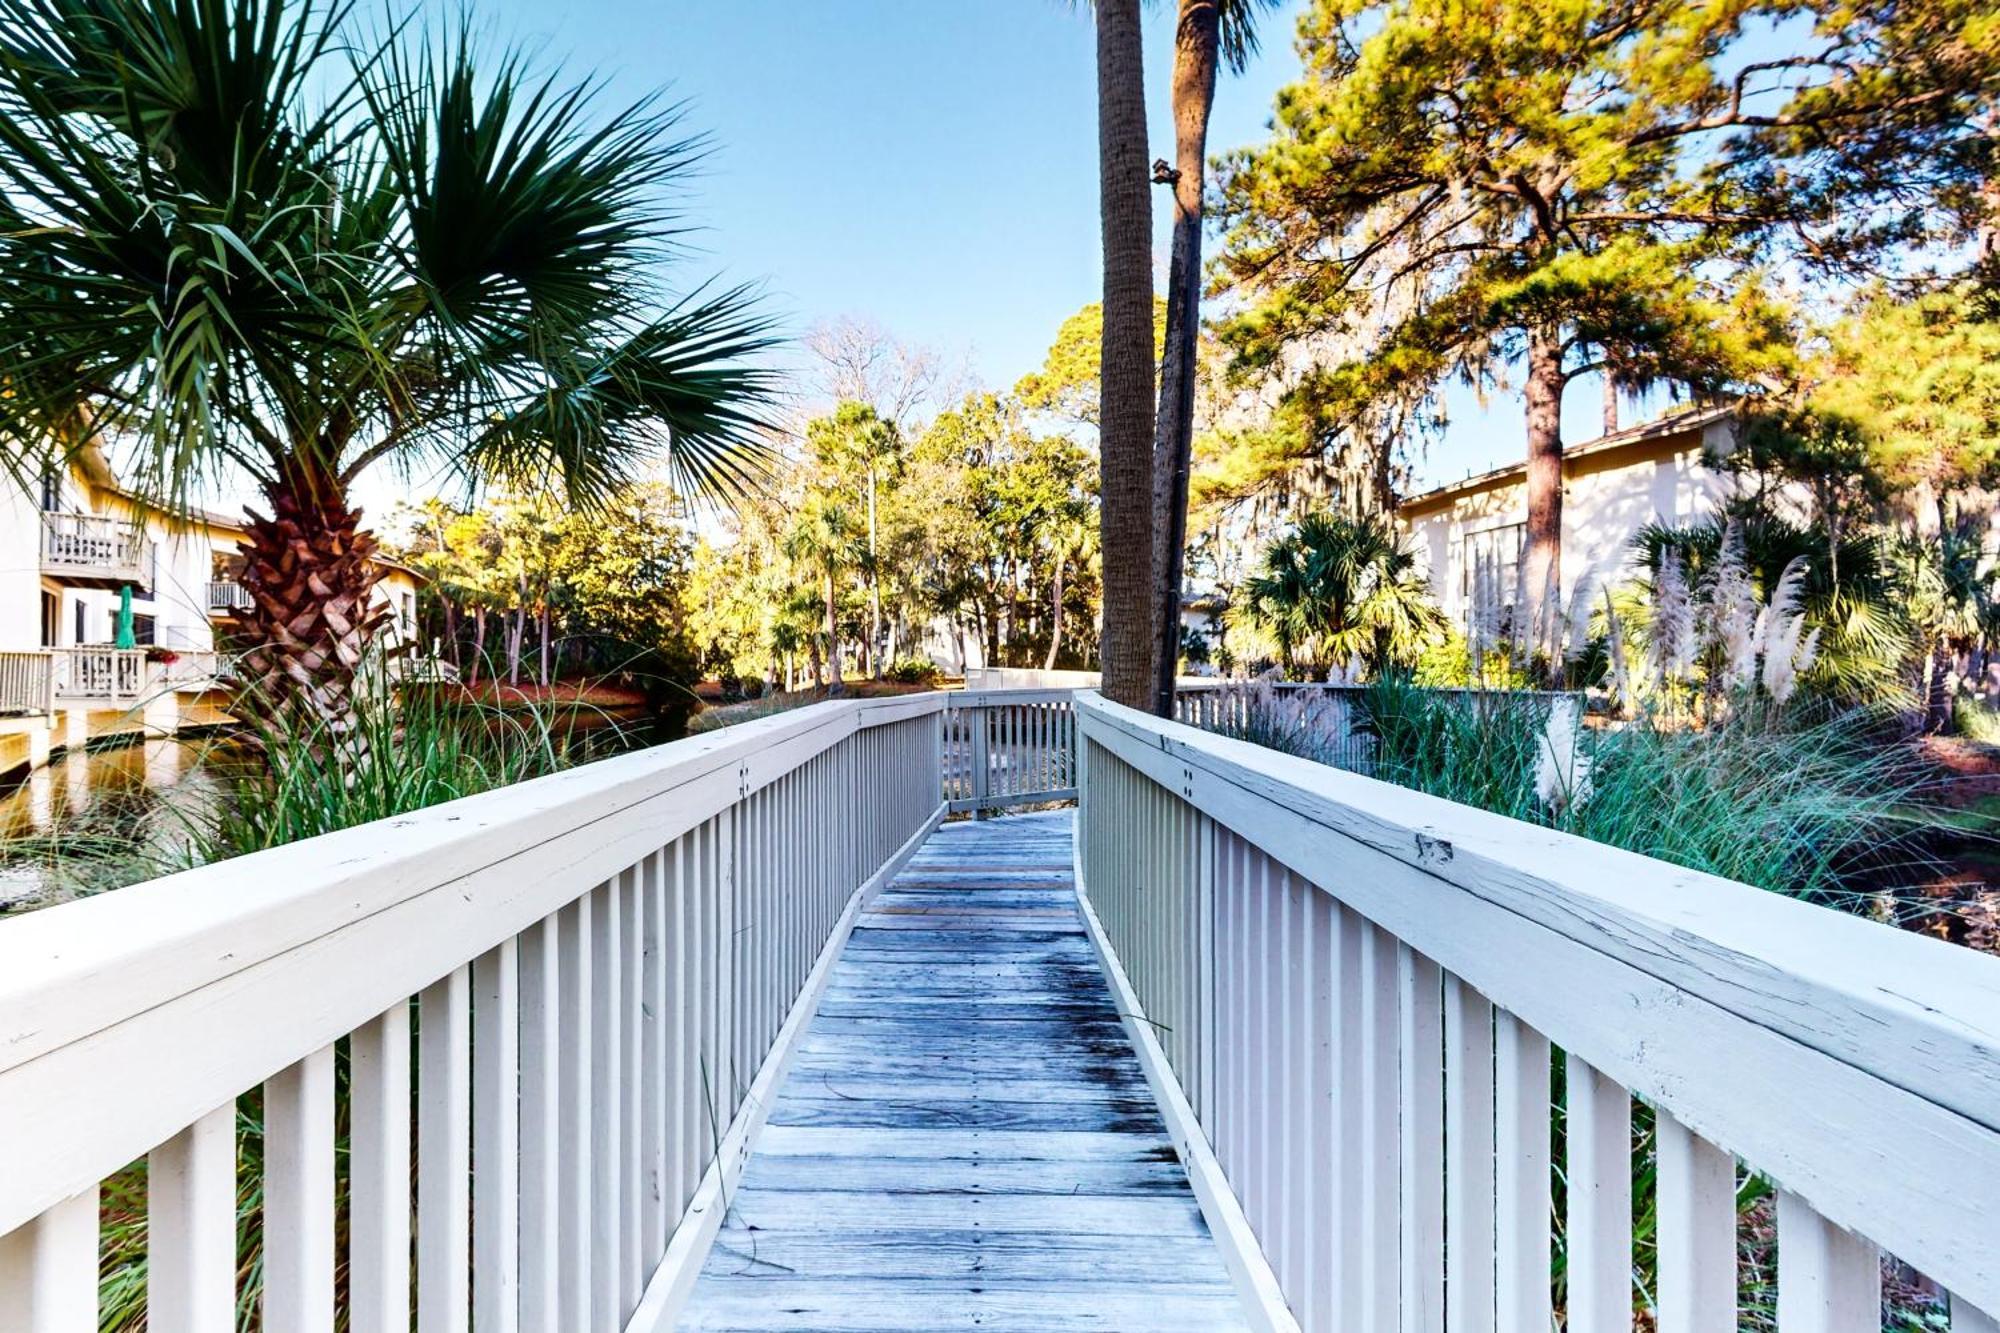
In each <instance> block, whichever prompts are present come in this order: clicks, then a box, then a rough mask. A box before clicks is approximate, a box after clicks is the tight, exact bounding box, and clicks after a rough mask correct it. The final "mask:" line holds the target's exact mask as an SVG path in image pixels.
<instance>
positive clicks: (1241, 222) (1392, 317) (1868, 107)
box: [1220, 0, 2000, 441]
mask: <svg viewBox="0 0 2000 1333" xmlns="http://www.w3.org/2000/svg"><path fill="white" fill-rule="evenodd" d="M1773 23H1779V24H1784V25H1786V30H1787V31H1788V32H1789V31H1791V30H1792V29H1794V28H1805V27H1808V26H1809V28H1810V31H1809V32H1805V33H1802V34H1801V36H1800V38H1799V40H1798V41H1797V42H1796V43H1794V51H1793V54H1790V55H1787V56H1785V57H1783V58H1779V59H1775V60H1746V59H1745V58H1744V57H1743V56H1742V55H1741V45H1740V44H1741V43H1742V41H1743V39H1744V37H1745V35H1746V33H1748V32H1750V31H1753V30H1755V29H1758V28H1760V27H1765V26H1768V25H1770V24H1773ZM1995 28H1996V25H1995V23H1994V20H1993V18H1992V15H1991V13H1990V10H1989V9H1988V7H1987V6H1985V5H1983V4H1978V3H1972V2H1971V0H1919V2H1917V3H1891V0H1878V2H1876V3H1861V4H1832V3H1828V4H1825V5H1815V4H1812V3H1808V2H1807V0H1762V2H1755V0H1736V2H1734V3H1722V4H1689V3H1685V2H1684V0H1558V2H1556V3H1549V2H1548V0H1483V2H1481V3H1471V4H1468V3H1463V0H1317V3H1315V4H1313V5H1312V7H1311V8H1310V9H1309V10H1308V12H1307V14H1306V16H1305V18H1304V19H1303V20H1302V23H1301V27H1300V49H1301V52H1302V55H1303V57H1304V62H1305V78H1304V79H1303V80H1302V81H1301V82H1299V83H1297V84H1294V85H1292V86H1291V87H1288V88H1286V89H1285V90H1284V91H1283V92H1282V93H1281V94H1280V96H1279V100H1278V108H1277V119H1276V132H1275V134H1274V137H1273V138H1272V140H1271V142H1269V143H1268V144H1266V145H1264V146H1262V147H1259V148H1256V149H1253V150H1250V151H1247V152H1243V153H1239V154H1236V155H1234V156H1233V157H1231V158H1230V159H1228V161H1227V163H1226V164H1225V170H1224V172H1223V176H1222V183H1221V194H1222V200H1223V205H1224V212H1225V214H1226V216H1227V217H1228V218H1229V219H1230V221H1231V224H1232V226H1231V230H1230V232H1229V236H1228V242H1227V247H1226V252H1225V254H1224V255H1223V257H1222V259H1221V264H1220V268H1221V277H1222V280H1223V281H1224V282H1225V283H1226V284H1228V285H1231V286H1234V287H1236V288H1237V289H1239V290H1240V291H1241V292H1243V293H1244V294H1246V295H1247V296H1249V297H1250V298H1251V304H1250V307H1249V309H1247V310H1246V311H1245V312H1244V313H1243V314H1242V315H1241V317H1240V318H1238V319H1236V320H1235V321H1234V322H1233V323H1232V325H1231V326H1230V328H1229V329H1228V330H1227V331H1226V332H1227V336H1228V338H1229V339H1230V341H1231V343H1232V345H1233V346H1234V348H1235V349H1236V351H1237V353H1238V364H1239V368H1241V369H1243V370H1246V371H1259V370H1269V369H1272V368H1275V367H1277V366H1278V365H1279V364H1280V363H1281V360H1282V358H1283V356H1284V354H1285V352H1286V350H1287V348H1288V347H1291V346H1294V345H1299V344H1304V345H1306V346H1311V345H1312V344H1313V343H1314V342H1315V341H1316V340H1317V341H1318V342H1321V343H1324V342H1327V341H1330V340H1336V339H1338V338H1339V337H1340V336H1341V335H1342V334H1343V333H1346V332H1349V331H1351V330H1353V329H1354V328H1356V327H1357V326H1358V325H1360V324H1362V323H1364V322H1373V323H1375V324H1376V325H1378V326H1379V328H1380V330H1381V337H1380V340H1379V343H1378V344H1377V345H1376V346H1375V347H1374V348H1373V350H1371V351H1368V352H1367V353H1366V354H1365V355H1358V356H1352V357H1347V358H1342V359H1339V360H1337V361H1335V362H1334V363H1332V364H1325V365H1316V366H1314V368H1312V369H1311V370H1310V371H1309V372H1308V373H1306V374H1305V375H1304V376H1303V377H1302V378H1301V379H1300V381H1299V384H1298V388H1297V390H1296V396H1297V397H1298V398H1299V399H1300V400H1301V401H1302V402H1303V403H1304V404H1305V405H1306V406H1307V407H1308V409H1309V412H1310V415H1311V417H1312V419H1313V421H1314V423H1315V425H1316V427H1317V433H1319V434H1325V433H1333V432H1338V431H1343V430H1354V429H1361V430H1366V429H1368V428H1369V426H1370V425H1371V423H1376V422H1379V417H1380V414H1382V413H1384V412H1385V411H1388V410H1390V409H1391V408H1401V409H1407V408H1408V406H1409V405H1410V404H1411V403H1412V402H1413V401H1422V400H1425V399H1427V398H1428V397H1429V396H1430V395H1432V394H1433V393H1434V392H1435V391H1436V389H1437V388H1438V387H1439V386H1440V385H1441V384H1442V383H1444V382H1445V381H1447V380H1448V379H1450V378H1452V377H1454V376H1459V377H1463V378H1465V379H1468V380H1471V381H1473V382H1477V383H1491V382H1493V381H1494V379H1495V378H1496V377H1497V376H1498V375H1500V374H1502V373H1504V372H1505V370H1506V368H1507V367H1508V366H1510V365H1512V364H1516V363H1518V362H1520V361H1522V360H1524V359H1525V360H1526V361H1527V362H1528V373H1529V375H1530V377H1531V379H1532V378H1533V377H1534V376H1536V375H1537V374H1538V373H1540V374H1542V375H1544V376H1549V377H1555V376H1560V378H1564V379H1566V378H1569V377H1573V376H1575V375H1578V374H1583V373H1588V372H1592V371H1598V370H1603V371H1606V372H1608V373H1610V374H1612V375H1613V376H1614V377H1615V378H1616V379H1618V380H1619V381H1620V382H1622V383H1623V384H1625V385H1627V386H1634V387H1636V386H1639V385H1643V384H1646V383H1650V382H1654V381H1660V380H1666V381H1670V382H1674V383H1677V384H1681V385H1687V386H1692V387H1693V388H1695V389H1696V390H1704V389H1714V388H1719V387H1723V386H1725V385H1730V384H1735V383H1740V382H1742V381H1744V380H1745V379H1754V378H1757V377H1760V376H1763V375H1767V374H1768V373H1770V371H1771V368H1772V363H1773V361H1782V360H1783V358H1784V357H1785V355H1786V354H1787V349H1788V348H1789V346H1790V345H1791V341H1792V340H1791V337H1790V331H1789V329H1788V328H1787V327H1786V323H1785V320H1784V318H1783V316H1782V314H1781V313H1780V312H1779V311H1778V310H1777V309H1776V308H1775V307H1774V305H1773V304H1772V303H1771V302H1770V301H1768V300H1767V299H1766V298H1765V297H1764V296H1763V295H1762V294H1761V292H1760V289H1759V286H1758V284H1757V283H1756V282H1755V281H1754V280H1752V281H1748V282H1741V283H1738V282H1735V281H1733V280H1734V279H1735V278H1736V277H1737V276H1738V275H1739V274H1741V273H1742V272H1743V271H1744V268H1745V266H1747V265H1752V264H1756V263H1760V262H1767V261H1769V260H1771V259H1772V258H1774V257H1776V256H1778V255H1780V254H1782V255H1783V256H1785V257H1788V258H1797V259H1801V260H1803V261H1804V262H1805V263H1807V264H1809V265H1814V266H1818V267H1820V268H1823V269H1828V270H1846V269H1851V268H1853V267H1854V266H1857V265H1859V264H1861V263H1863V262H1864V261H1866V260H1868V259H1869V258H1870V257H1872V256H1876V255H1879V254H1881V253H1883V252H1884V250H1885V248H1886V247H1890V246H1907V245H1912V244H1920V243H1927V242H1930V241H1933V240H1936V239H1939V234H1938V229H1939V223H1938V221H1937V214H1936V211H1935V210H1934V209H1932V208H1931V207H1929V206H1930V205H1931V204H1932V203H1933V202H1934V201H1936V200H1938V199H1940V198H1958V199H1964V200H1970V199H1971V198H1972V196H1973V195H1975V194H1976V193H1977V186H1978V183H1979V181H1980V180H1981V179H1983V177H1982V176H1981V170H1982V163H1983V161H1984V158H1985V156H1986V155H1988V154H1990V152H1991V146H1990V140H1989V139H1988V138H1987V136H1986V133H1985V132H1984V131H1983V130H1982V128H1981V126H1980V124H1979V122H1978V116H1979V115H1980V114H1981V113H1982V111H1983V110H1984V108H1985V107H1987V106H1989V105H1990V97H1991V95H1992V93H1993V90H1994V89H1995V87H1996V86H2000V82H1997V80H1996V70H2000V36H1997V35H1996V31H1995ZM1557 382H1558V384H1559V380H1558V381H1557ZM1307 439H1308V441H1310V440H1311V439H1312V433H1309V434H1308V436H1307Z"/></svg>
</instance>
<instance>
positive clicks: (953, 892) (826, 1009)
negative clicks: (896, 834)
mask: <svg viewBox="0 0 2000 1333" xmlns="http://www.w3.org/2000/svg"><path fill="white" fill-rule="evenodd" d="M681 1327H682V1328H684V1329H701V1330H726V1329H741V1330H752V1329H755V1330H785V1331H786V1333H813V1331H814V1330H825V1331H827V1333H834V1331H836V1330H838V1331H840V1333H852V1331H856V1330H868V1329H881V1330H887V1329H904V1330H914V1329H925V1330H947V1329H982V1330H1030V1329H1033V1330H1050V1331H1054V1330H1066V1329H1128V1330H1160V1331H1164V1330H1177V1329H1186V1330H1203V1331H1204V1333H1207V1331H1208V1330H1227V1329H1237V1328H1243V1327H1245V1324H1244V1322H1243V1318H1242V1315H1241V1312H1240V1307H1239V1305H1238V1302H1237V1298H1236V1296H1235V1294H1234V1291H1233V1289H1232V1287H1231V1286H1230V1283H1229V1279H1228V1276H1227V1274H1226V1273H1225V1272H1224V1269H1223V1265H1222V1260H1221V1257H1220V1256H1219V1254H1218V1253H1217V1251H1216V1249H1215V1245H1214V1242H1213V1241H1212V1240H1211V1238H1210V1236H1209V1234H1208V1229H1207V1227H1206V1226H1205V1225H1204V1223H1203V1221H1202V1217H1201V1213H1200V1211H1199V1209H1198V1208H1197V1207H1196V1204H1195V1200H1194V1196H1193V1194H1192V1193H1191V1192H1190V1190H1189V1188H1188V1184H1187V1178H1186V1176H1185V1174H1184V1173H1183V1172H1182V1169H1181V1167H1180V1164H1179V1163H1178V1161H1177V1160H1176V1159H1175V1156H1174V1151H1173V1148H1172V1146H1171V1144H1170V1143H1169V1142H1168V1139H1167V1136H1166V1132H1165V1128H1164V1126H1163V1125H1162V1124H1161V1121H1160V1117H1159V1112H1158V1110H1157V1108H1156V1107H1155V1105H1154V1102H1153V1099H1152V1096H1151V1093H1150V1092H1149V1090H1148V1089H1147V1087H1146V1083H1145V1080H1144V1077H1143V1075H1142V1074H1141V1072H1140V1069H1139V1064H1138V1061H1137V1059H1136V1057H1135V1056H1134V1055H1133V1053H1132V1048H1131V1045H1130V1043H1129V1041H1128V1040H1127V1038H1126V1035H1125V1032H1124V1029H1123V1027H1122V1026H1121V1024H1120V1023H1119V1019H1118V1015H1117V1013H1116V1011H1115V1010H1114V1009H1113V1007H1112V1003H1111V996H1110V993H1109V991H1108V990H1107V989H1106V987H1105V983H1104V978H1103V975H1102V973H1101V972H1100V971H1099V969H1098V966H1097V960H1096V957H1095V955H1094V954H1093V953H1092V952H1091V948H1090V943H1089V940H1088V939H1087V938H1086V937H1085V935H1084V933H1083V925H1082V921H1081V918H1080V917H1079V915H1078V913H1077V909H1076V894H1075V886H1074V881H1073V879H1072V875H1071V869H1070V816H1069V814H1068V812H1061V813H1057V814H1036V815H1016V816H1011V817H1008V818H1002V819H993V820H988V821H984V822H981V823H970V822H967V823H953V824H946V825H944V826H943V827H941V828H940V829H939V830H938V831H937V832H936V833H935V834H933V835H932V836H931V838H930V840H929V842H927V843H926V844H925V845H924V847H923V848H922V849H921V850H920V851H919V852H918V853H917V855H916V857H915V858H914V859H913V860H912V861H911V863H910V864H909V865H908V866H907V867H906V868H905V869H904V870H903V872H902V873H901V874H900V875H898V876H897V877H896V879H895V880H894V882H893V883H892V884H891V885H890V887H889V889H888V890H887V891H886V892H884V893H883V894H882V896H881V897H880V898H879V899H878V900H877V901H876V902H875V904H874V905H873V908H872V910H870V911H869V912H868V913H867V914H866V915H865V916H863V917H862V919H861V921H860V923H859V925H858V926H857V928H856V930H855V931H854V934H853V937H852V938H851V939H850V941H849V942H848V945H847V949H846V952H845V953H844V954H843V955H842V957H841V959H840V962H839V963H838V965H837V967H836V970H835V971H834V973H833V976H832V980H831V983H830V985H829V988H828V990H827V992H826V994H825V996H824V998H823V999H822V1001H821V1003H820V1007H819V1013H818V1016H817V1017H816V1018H815V1019H814V1021H813V1024H812V1027H811V1028H810V1030H809V1031H808V1032H807V1033H806V1035H805V1038H804V1040H803V1042H802V1044H801V1046H800V1049H799V1052H798V1054H797V1057H796V1059H795V1060H794V1062H793V1065H792V1068H791V1070H790V1072H789V1075H788V1077H787V1079H786V1081H785V1083H784V1085H783V1087H782V1088H781V1090H780V1093H779V1096H778V1100H777V1102H776V1103H775V1105H774V1107H773V1109H772V1114H771V1118H770V1121H769V1123H768V1124H767V1126H766V1127H765V1129H764V1131H763V1133H762V1135H761V1136H760V1137H759V1139H758V1140H757V1145H756V1152H755V1155H754V1156H753V1157H752V1159H751V1161H750V1164H749V1167H748V1168H747V1170H746V1172H745V1174H744V1177H743V1181H742V1184H741V1186H740V1188H739V1189H738V1190H737V1192H736V1195H735V1197H734V1198H733V1199H732V1200H731V1201H730V1210H729V1215H728V1218H727V1220H726V1221H725V1223H724V1226H723V1229H722V1231H721V1234H720V1235H719V1236H718V1238H717V1240H716V1244H715V1248H714V1249H713V1251H712V1252H711V1253H710V1255H709V1258H708V1262H707V1266H706V1267H705V1268H704V1269H703V1272H702V1276H701V1279H700V1282H699V1284H698V1285H697V1287H696V1289H695V1292H694V1295H693V1298H692V1300H691V1301H690V1303H689V1305H688V1308H687V1311H686V1313H685V1315H684V1316H683V1318H682V1322H681Z"/></svg>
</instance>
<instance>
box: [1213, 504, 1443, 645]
mask: <svg viewBox="0 0 2000 1333" xmlns="http://www.w3.org/2000/svg"><path fill="white" fill-rule="evenodd" d="M1243 592H1244V602H1243V611H1242V612H1241V614H1242V616H1243V617H1244V618H1245V619H1247V620H1248V622H1249V623H1250V624H1251V625H1252V626H1253V627H1255V628H1257V629H1260V630H1262V631H1263V632H1265V633H1267V634H1269V635H1270V636H1271V637H1272V639H1274V640H1275V641H1276V642H1277V644H1278V648H1279V656H1280V657H1281V658H1282V659H1283V661H1284V663H1285V664H1286V665H1288V666H1289V665H1291V664H1292V663H1293V660H1294V658H1295V656H1297V655H1303V657H1304V658H1305V665H1306V666H1307V667H1308V668H1309V669H1310V670H1311V671H1312V672H1313V674H1314V676H1315V677H1316V678H1319V679H1324V678H1325V677H1326V676H1327V674H1328V673H1329V672H1330V671H1332V670H1333V669H1335V668H1337V667H1341V666H1344V665H1346V664H1347V663H1349V662H1353V661H1359V662H1361V663H1362V664H1363V665H1364V666H1366V667H1368V668H1369V669H1370V670H1372V671H1375V672H1380V671H1381V670H1382V669H1384V668H1386V667H1391V666H1397V667H1407V666H1411V665H1414V664H1415V661H1416V658H1417V656H1418V654H1419V653H1420V652H1421V651H1422V650H1423V649H1424V648H1425V647H1426V646H1427V645H1429V644H1432V643H1435V642H1437V641H1438V640H1439V639H1441V638H1442V637H1443V634H1444V629H1445V617H1444V613H1443V612H1442V611H1441V610H1439V608H1438V606H1437V603H1436V602H1434V601H1432V600H1431V595H1430V587H1429V585H1428V584H1427V583H1426V582H1425V580H1424V578H1423V576H1422V575H1421V574H1420V573H1418V572H1417V568H1416V557H1415V556H1414V555H1413V554H1412V553H1411V552H1409V551H1408V550H1406V549H1404V548H1403V546H1402V545H1401V543H1400V542H1399V541H1398V539H1397V536H1396V533H1395V530H1394V529H1393V528H1391V527H1390V526H1389V524H1388V522H1387V521H1385V520H1380V519H1349V518H1341V517H1337V516H1335V515H1332V514H1308V515H1307V516H1306V517H1305V518H1303V519H1301V520H1300V521H1299V524H1298V526H1297V527H1296V528H1294V529H1293V530H1292V531H1290V532H1288V533H1286V534H1285V535H1283V536H1282V537H1280V538H1278V540H1276V541H1274V542H1272V543H1271V545H1270V547H1269V548H1268V549H1267V550H1266V551H1265V552H1264V558H1263V560H1262V562H1261V563H1260V564H1259V566H1258V569H1257V572H1256V573H1254V574H1252V575H1251V576H1250V577H1249V578H1248V579H1246V580H1244V583H1243Z"/></svg>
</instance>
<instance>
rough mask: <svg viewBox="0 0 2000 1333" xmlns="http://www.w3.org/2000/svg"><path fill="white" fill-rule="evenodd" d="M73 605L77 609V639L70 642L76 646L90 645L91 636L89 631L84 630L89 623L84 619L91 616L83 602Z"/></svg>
mask: <svg viewBox="0 0 2000 1333" xmlns="http://www.w3.org/2000/svg"><path fill="white" fill-rule="evenodd" d="M72 605H74V606H75V607H76V637H75V638H74V639H72V640H70V642H71V643H76V644H85V643H89V642H90V634H89V631H87V630H86V629H85V628H84V626H85V624H86V623H88V622H86V621H85V619H84V617H85V616H86V615H88V614H89V611H88V608H86V607H85V606H84V604H83V603H82V602H75V603H72Z"/></svg>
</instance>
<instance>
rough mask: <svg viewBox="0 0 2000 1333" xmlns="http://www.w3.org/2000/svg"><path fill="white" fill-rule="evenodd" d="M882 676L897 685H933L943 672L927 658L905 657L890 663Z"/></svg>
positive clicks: (941, 676)
mask: <svg viewBox="0 0 2000 1333" xmlns="http://www.w3.org/2000/svg"><path fill="white" fill-rule="evenodd" d="M884 676H885V679H888V680H892V681H894V682H895V683H896V684H898V685H935V684H937V683H938V681H939V680H941V679H942V678H943V676H944V673H943V672H942V671H940V670H939V669H938V664H937V663H935V662H933V661H931V660H930V659H929V658H925V657H905V658H902V659H901V660H899V661H897V662H895V663H893V664H891V665H890V667H889V670H888V671H887V672H886V673H884Z"/></svg>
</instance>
